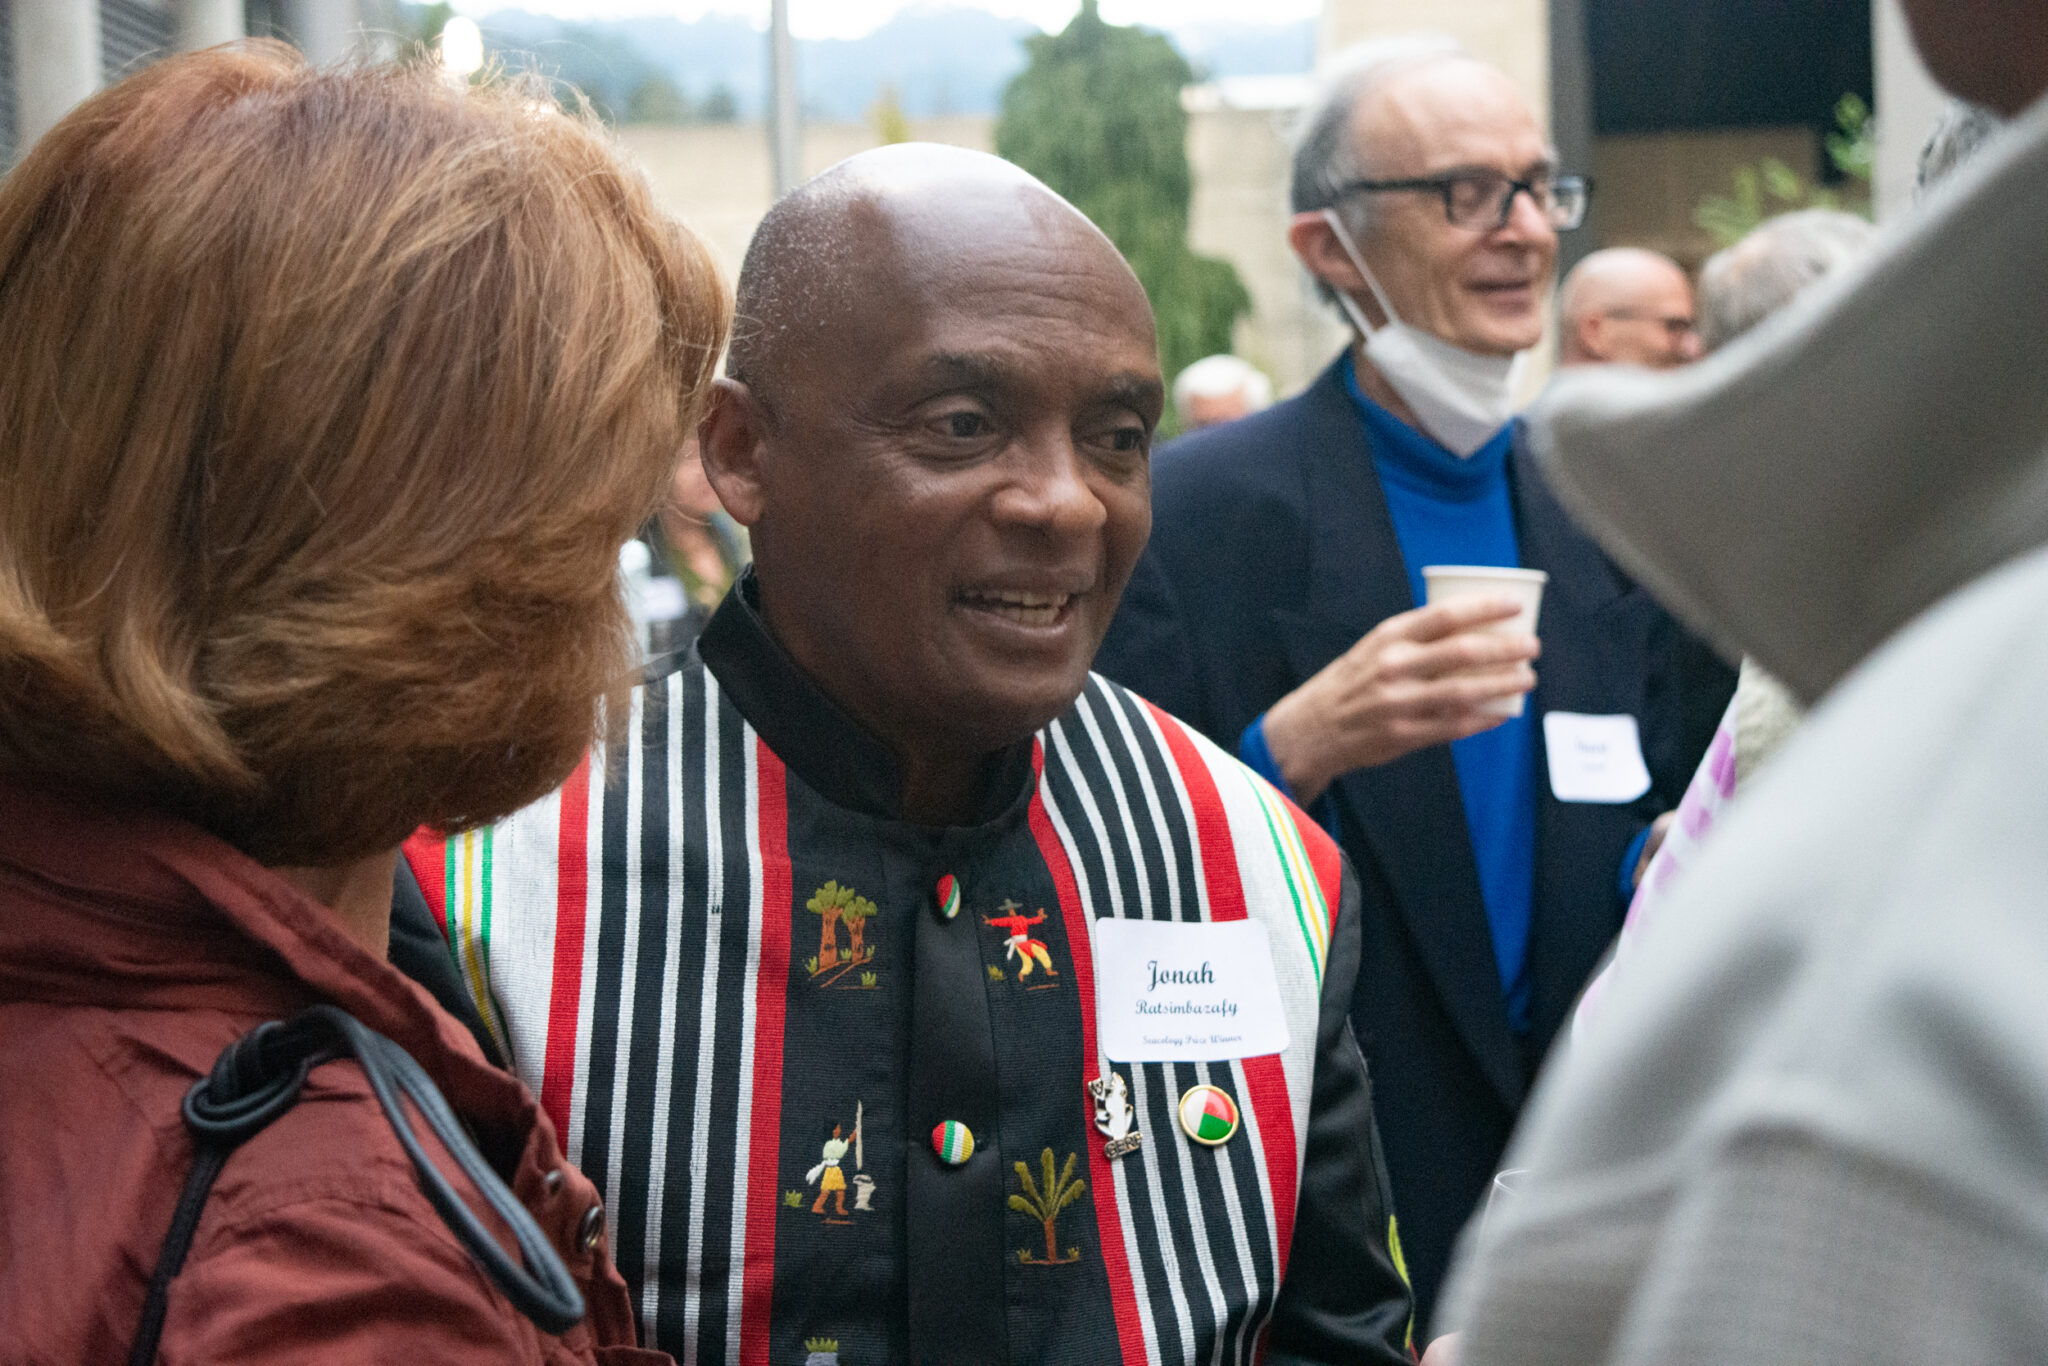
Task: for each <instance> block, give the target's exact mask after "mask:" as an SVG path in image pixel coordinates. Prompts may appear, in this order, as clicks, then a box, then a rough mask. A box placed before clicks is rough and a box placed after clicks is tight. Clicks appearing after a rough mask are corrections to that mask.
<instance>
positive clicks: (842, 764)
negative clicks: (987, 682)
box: [697, 565, 1037, 826]
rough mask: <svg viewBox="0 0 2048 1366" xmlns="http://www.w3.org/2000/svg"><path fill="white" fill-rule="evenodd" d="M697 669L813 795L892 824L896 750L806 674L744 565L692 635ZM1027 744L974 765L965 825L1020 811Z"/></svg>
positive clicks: (899, 812) (898, 790)
mask: <svg viewBox="0 0 2048 1366" xmlns="http://www.w3.org/2000/svg"><path fill="white" fill-rule="evenodd" d="M697 652H698V654H699V656H700V657H701V658H702V659H703V661H704V667H705V668H707V669H709V670H710V671H711V676H712V677H713V678H715V679H717V680H718V686H719V687H720V688H722V689H724V690H725V694H726V696H728V697H730V698H731V699H732V702H733V705H734V706H735V707H737V708H739V712H740V715H741V716H744V717H745V718H746V719H747V722H748V724H749V725H751V726H753V728H754V729H755V730H756V731H758V732H759V733H760V735H761V738H762V739H763V740H765V741H766V742H767V744H768V748H769V749H771V750H773V751H774V752H775V756H776V757H777V758H779V759H781V760H782V762H783V764H784V765H785V766H787V767H788V768H789V769H790V771H791V772H793V773H795V774H796V775H797V776H798V777H799V778H801V779H803V780H804V782H805V783H806V784H807V785H808V786H809V787H810V788H811V789H812V790H813V791H815V792H817V793H818V795H820V796H822V797H823V798H825V800H826V801H829V802H831V803H832V804H833V805H835V806H842V807H846V808H848V809H850V810H853V811H858V812H860V813H862V814H863V815H868V816H874V817H878V818H880V819H882V820H890V821H901V820H903V819H904V816H903V793H902V780H901V776H900V774H899V772H898V769H897V765H896V756H895V755H894V754H892V753H891V752H890V750H889V747H888V746H887V745H885V744H883V743H882V741H881V740H880V739H878V738H877V737H876V736H875V735H874V734H873V732H871V731H869V730H867V729H866V728H865V727H863V726H862V725H861V724H860V722H858V721H856V720H854V719H853V717H851V716H849V715H848V714H847V713H846V712H845V710H843V709H842V708H841V707H840V706H839V704H838V703H836V702H834V701H833V700H832V699H831V698H830V697H828V696H827V695H826V694H825V692H824V690H823V689H822V688H820V687H819V686H818V685H817V684H816V683H815V682H813V681H812V680H811V677H810V675H808V674H806V673H805V672H804V671H803V669H802V667H801V666H799V665H798V664H797V662H796V660H795V659H793V658H791V657H790V654H789V651H787V650H785V649H784V648H783V647H782V642H781V641H779V640H777V639H776V638H775V633H774V630H773V628H772V627H770V626H769V624H768V622H767V619H766V618H764V617H763V616H762V615H761V608H760V585H759V582H758V580H756V578H755V576H754V570H753V567H752V566H751V565H749V566H748V567H747V568H746V569H745V570H744V571H742V572H741V574H740V577H739V578H738V580H737V581H735V582H734V584H733V586H732V588H731V590H730V591H729V592H727V593H726V595H725V600H724V601H723V602H721V603H719V605H718V610H717V611H716V612H714V613H712V614H711V620H710V621H709V622H708V623H707V624H706V625H705V627H704V634H703V635H702V636H700V637H699V638H698V640H697ZM1033 747H1034V742H1033V741H1032V740H1030V739H1025V740H1020V741H1018V742H1017V743H1016V744H1013V745H1009V746H1006V747H1004V748H1003V749H1000V750H997V751H996V752H995V753H993V754H991V755H990V756H989V757H988V759H987V760H986V761H985V762H984V763H983V765H982V776H981V786H980V790H979V792H978V793H977V795H976V799H975V808H974V812H973V815H972V817H971V819H969V820H968V821H967V822H966V823H965V824H967V825H970V826H979V825H987V824H990V823H992V822H995V821H998V820H1001V819H1003V818H1004V817H1006V816H1007V815H1009V814H1011V813H1013V812H1014V811H1016V810H1018V809H1020V808H1021V806H1022V805H1023V800H1024V798H1025V797H1026V796H1028V794H1029V793H1030V790H1031V788H1032V786H1033V785H1034V783H1035V782H1036V780H1037V772H1036V764H1035V763H1034V760H1033Z"/></svg>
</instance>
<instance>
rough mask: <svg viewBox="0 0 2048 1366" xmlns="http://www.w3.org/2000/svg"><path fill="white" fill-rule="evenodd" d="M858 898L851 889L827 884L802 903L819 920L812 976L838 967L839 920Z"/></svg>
mask: <svg viewBox="0 0 2048 1366" xmlns="http://www.w3.org/2000/svg"><path fill="white" fill-rule="evenodd" d="M858 898H859V893H857V892H855V891H854V890H853V888H851V887H842V886H840V885H839V884H838V883H837V882H828V883H826V884H825V885H824V886H822V887H820V888H819V889H818V890H817V891H815V892H813V893H812V894H811V899H810V900H809V901H806V902H805V903H804V908H805V909H806V910H808V911H810V912H811V913H812V914H814V915H816V916H818V917H820V920H821V923H820V924H819V926H818V966H817V967H816V968H814V969H812V971H813V973H814V974H815V973H819V972H824V971H825V970H826V969H828V968H835V967H838V966H839V919H840V917H841V916H843V915H845V914H846V908H847V907H848V906H849V905H851V904H852V903H853V902H854V901H855V900H857V899H858ZM854 942H855V943H856V944H858V943H859V942H860V941H859V940H858V939H856V940H855V941H854Z"/></svg>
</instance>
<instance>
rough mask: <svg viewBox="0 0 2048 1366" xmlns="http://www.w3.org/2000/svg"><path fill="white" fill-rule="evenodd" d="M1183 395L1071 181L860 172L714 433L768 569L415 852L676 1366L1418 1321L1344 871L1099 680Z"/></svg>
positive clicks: (1366, 1351)
mask: <svg viewBox="0 0 2048 1366" xmlns="http://www.w3.org/2000/svg"><path fill="white" fill-rule="evenodd" d="M1162 401H1163V392H1162V388H1161V384H1160V376H1159V368H1158V361H1157V356H1156V350H1155V345H1154V339H1153V329H1152V316H1151V312H1150V309H1149V308H1148V306H1147V304H1146V300H1145V295H1144V292H1143V290H1142V289H1141V288H1140V287H1139V284H1138V282H1137V279H1136V278H1135V277H1134V276H1133V275H1132V274H1131V272H1130V270H1129V268H1128V267H1127V266H1126V265H1125V264H1124V261H1123V259H1122V258H1121V257H1120V256H1118V255H1117V253H1116V250H1115V249H1114V248H1113V247H1112V246H1111V245H1110V244H1109V242H1108V241H1107V239H1105V238H1104V237H1103V236H1102V234H1101V233H1099V232H1098V231H1096V229H1095V228H1094V227H1093V226H1092V225H1091V224H1090V223H1089V222H1088V221H1087V220H1086V219H1085V218H1083V217H1082V216H1081V215H1080V214H1079V213H1077V212H1076V211H1075V210H1074V209H1073V208H1072V207H1071V206H1069V205H1068V204H1067V203H1066V202H1065V201H1063V200H1061V199H1060V198H1058V197H1057V196H1056V195H1054V194H1053V193H1052V192H1051V191H1049V190H1047V189H1046V188H1045V187H1044V186H1043V185H1041V184H1039V183H1038V182H1037V181H1035V180H1033V179H1031V178H1030V177H1029V176H1026V175H1025V174H1024V173H1022V172H1021V171H1019V170H1017V169H1016V168H1015V167H1012V166H1010V165H1008V164H1007V163H1005V162H1001V161H998V160H996V159H995V158H993V157H988V156H984V155H981V154H979V153H971V152H964V151H959V150H954V149H946V148H937V147H930V146H921V145H916V144H910V145H904V146H897V147H890V148H884V149H881V150H878V151H874V152H869V153H865V154H863V155H861V156H858V157H854V158H852V159H851V160H849V161H845V162H842V163H840V164H839V165H838V166H836V167H834V168H833V169H831V170H829V171H827V172H825V173H824V174H823V175H821V176H819V177H818V178H817V179H815V180H813V181H811V182H810V183H808V184H807V185H804V186H803V187H801V188H799V189H798V190H797V191H795V192H794V193H792V194H791V195H790V196H788V197H787V198H785V199H784V200H782V201H781V202H780V203H779V204H777V205H776V207H775V208H774V209H773V210H772V211H771V212H770V213H769V215H768V217H767V219H766V220H764V221H763V223H762V224H761V227H760V229H759V231H758V232H757V233H756V235H755V238H754V241H753V244H752V245H751V246H750V247H749V249H748V252H747V257H746V262H745V264H744V266H743V268H742V270H741V273H740V280H739V300H738V326H737V329H736V332H735V336H734V340H733V345H732V350H731V354H730V357H729V362H728V378H727V379H725V380H723V381H721V383H720V386H719V392H718V395H717V398H716V400H715V406H714V408H713V411H712V413H711V415H710V416H709V417H708V418H707V419H706V421H705V424H704V427H703V430H702V433H701V436H702V444H703V453H704V465H705V469H706V472H707V473H708V475H709V476H710V479H711V482H712V484H713V486H714V487H715V488H716V489H717V491H718V494H719V497H720V499H721V500H722V501H723V502H724V504H725V507H726V508H727V510H728V511H730V512H731V513H732V515H733V516H734V517H735V518H737V519H738V520H739V521H740V522H742V523H744V524H745V525H746V526H747V527H748V528H749V529H750V531H751V534H752V538H753V547H754V554H755V564H754V568H753V569H752V570H751V571H750V572H749V573H748V574H746V575H745V576H744V577H743V578H742V579H741V581H740V582H739V584H738V585H737V586H736V587H735V588H734V590H733V591H732V593H731V594H730V595H729V596H728V597H727V598H726V599H725V601H724V603H723V605H722V606H720V608H719V609H718V611H717V613H716V614H715V615H714V616H713V618H712V620H711V622H710V624H709V625H708V626H707V627H706V629H705V631H704V633H703V636H702V637H701V639H700V641H699V642H698V644H697V645H696V646H694V647H692V648H691V649H690V650H689V651H687V652H686V653H684V654H683V655H681V656H679V657H676V658H673V659H670V660H667V661H665V662H662V663H660V664H657V665H656V666H654V667H653V668H652V669H650V671H649V676H648V677H647V678H646V680H645V681H644V682H643V683H642V684H641V685H640V686H639V687H638V688H637V689H635V691H634V694H633V700H632V709H631V712H630V714H629V715H628V716H626V717H625V718H623V719H622V724H619V725H618V726H616V728H615V731H614V734H615V736H616V738H617V739H618V740H619V741H620V742H621V743H620V745H619V747H618V748H617V749H616V751H615V752H613V753H611V754H608V755H597V756H593V757H592V760H591V762H590V763H589V764H588V765H587V766H586V767H585V768H584V769H583V770H582V771H580V772H579V773H578V774H576V775H575V777H574V778H572V779H571V781H570V782H569V784H568V785H567V786H566V787H565V788H564V789H563V790H562V791H561V792H559V793H557V794H556V795H554V796H553V797H551V798H549V799H548V800H546V801H544V802H542V803H540V804H539V805H537V806H535V807H532V808H530V809H528V810H527V811H525V812H522V813H520V814H519V815H516V816H514V817H512V818H511V819H509V820H507V821H504V822H502V823H500V824H499V825H497V826H495V827H492V828H490V829H487V830H484V831H481V832H478V833H476V834H473V835H467V836H463V837H461V838H459V839H457V840H453V841H450V842H447V843H445V844H443V843H440V842H437V841H428V842H422V843H416V844H415V845H414V846H412V848H411V849H410V851H409V857H410V865H411V868H412V869H413V870H414V871H415V872H416V873H417V874H418V876H419V881H420V883H421V884H422V886H423V887H424V888H425V889H426V892H427V897H428V900H429V901H430V902H432V903H434V907H435V910H436V912H437V915H438V918H439V919H440V921H441V922H442V923H443V924H444V925H446V926H447V927H448V930H449V932H450V936H451V938H452V940H453V943H454V947H455V951H456V958H457V960H458V961H459V962H460V963H461V964H462V966H463V967H464V968H465V970H466V973H467V979H468V984H469V987H470V989H471V990H472V991H473V992H474V993H475V994H476V996H477V998H478V1001H477V1003H478V1004H479V1005H480V1006H481V1007H482V1010H481V1014H482V1015H484V1016H485V1017H487V1018H488V1019H489V1020H490V1022H491V1023H490V1026H489V1027H490V1028H492V1029H493V1030H495V1031H496V1032H497V1033H498V1034H499V1036H500V1038H501V1040H502V1041H503V1043H504V1045H505V1047H506V1048H507V1050H508V1051H509V1053H510V1056H511V1058H512V1062H513V1065H514V1067H515V1068H516V1070H517V1071H518V1073H519V1074H520V1076H522V1077H524V1078H525V1079H526V1080H527V1081H528V1083H529V1084H530V1085H531V1086H532V1087H533V1088H534V1090H535V1091H536V1092H537V1093H538V1094H539V1095H540V1096H541V1099H542V1105H543V1106H544V1107H545V1108H546V1109H547V1111H548V1113H549V1115H550V1116H551V1117H552V1118H553V1119H554V1121H555V1123H556V1125H557V1126H558V1127H559V1128H560V1129H561V1130H562V1131H563V1135H564V1138H565V1141H566V1145H567V1149H568V1152H569V1154H570V1155H571V1158H572V1159H573V1160H575V1161H577V1162H578V1163H579V1164H580V1165H581V1166H582V1168H583V1170H584V1171H586V1172H588V1173H590V1175H591V1177H592V1179H593V1180H595V1181H596V1182H597V1183H598V1185H599V1187H600V1188H601V1189H602V1190H604V1191H605V1193H606V1198H607V1200H608V1202H609V1205H610V1209H611V1220H612V1227H613V1246H614V1248H615V1249H617V1255H618V1260H619V1265H620V1269H621V1271H623V1272H624V1273H625V1275H626V1277H627V1279H628V1281H630V1282H631V1283H632V1285H633V1286H634V1289H635V1292H636V1294H637V1296H638V1303H639V1307H640V1311H641V1315H642V1332H643V1336H644V1339H645V1340H646V1341H648V1342H650V1343H653V1344H657V1345H659V1346H661V1347H664V1348H666V1349H667V1350H668V1351H670V1352H672V1353H674V1354H675V1355H676V1356H677V1357H678V1359H680V1360H684V1361H697V1362H733V1363H738V1362H745V1363H748V1366H753V1364H754V1363H788V1366H800V1364H801V1363H818V1362H838V1363H845V1366H880V1364H881V1363H886V1362H942V1363H949V1364H952V1363H973V1362H1006V1361H1030V1362H1077V1363H1091V1364H1093V1363H1102V1362H1114V1361H1124V1362H1129V1363H1134V1364H1135V1363H1138V1362H1146V1361H1153V1362H1186V1363H1190V1364H1192V1363H1195V1362H1202V1363H1210V1362H1216V1361H1250V1360H1251V1359H1252V1358H1253V1356H1254V1354H1255V1353H1257V1352H1259V1351H1260V1350H1261V1349H1262V1348H1265V1349H1270V1353H1271V1354H1270V1355H1269V1356H1268V1357H1267V1358H1266V1359H1268V1360H1279V1361H1290V1362H1291V1361H1320V1362H1331V1363H1334V1362H1395V1361H1402V1360H1406V1359H1407V1357H1406V1353H1405V1345H1406V1336H1407V1329H1408V1318H1409V1297H1408V1292H1407V1287H1406V1285H1405V1283H1404V1280H1403V1278H1402V1276H1401V1274H1400V1272H1399V1270H1398V1267H1399V1254H1398V1252H1397V1251H1396V1250H1395V1249H1396V1248H1397V1247H1398V1242H1397V1240H1396V1237H1395V1234H1394V1226H1393V1222H1392V1217H1391V1211H1390V1208H1389V1205H1390V1201H1389V1196H1388V1194H1387V1190H1388V1186H1387V1178H1386V1175H1385V1169H1384V1165H1383V1163H1382V1160H1381V1156H1380V1151H1379V1143H1378V1136H1377V1130H1376V1127H1375V1125H1374V1122H1373V1115H1372V1102H1371V1096H1370V1090H1369V1087H1368V1083H1367V1080H1366V1075H1365V1068H1364V1063H1363V1061H1362V1059H1361V1057H1360V1054H1359V1050H1358V1046H1357V1044H1356V1043H1355V1041H1354V1040H1353V1037H1352V1034H1351V1029H1350V1026H1349V1024H1348V1023H1347V1022H1346V1008H1347V1006H1348V1004H1349V1002H1350V998H1351V993H1352V983H1353V981H1354V979H1355V977H1356V973H1357V964H1358V955H1359V928H1358V911H1357V906H1358V889H1357V886H1356V883H1355V881H1354V879H1353V877H1352V874H1351V872H1350V870H1349V867H1348V865H1346V864H1345V863H1344V861H1343V859H1342V856H1341V855H1340V854H1339V853H1338V851H1337V849H1336V847H1335V846H1334V845H1333V844H1332V843H1331V842H1330V841H1329V840H1328V838H1327V837H1325V836H1324V835H1323V833H1322V831H1321V830H1319V829H1318V828H1317V827H1316V826H1315V825H1314V824H1313V823H1312V822H1310V821H1309V820H1307V818H1306V817H1304V816H1303V815H1302V814H1301V813H1300V812H1299V811H1298V810H1296V809H1294V808H1293V807H1292V806H1291V805H1290V804H1288V803H1287V802H1286V801H1285V800H1284V799H1283V798H1281V797H1279V796H1278V794H1276V793H1275V792H1273V791H1272V790H1271V789H1270V788H1268V787H1266V786H1265V785H1264V784H1263V783H1261V782H1260V781H1259V780H1258V779H1257V778H1255V777H1254V776H1252V774H1251V773H1250V772H1249V771H1248V770H1246V769H1244V768H1242V767H1241V766H1239V765H1238V764H1237V763H1236V762H1235V761H1234V760H1231V759H1229V758H1227V757H1225V756H1224V755H1223V754H1222V753H1221V752H1220V751H1218V750H1217V749H1215V748H1214V747H1213V746H1211V745H1210V744H1209V743H1208V742H1207V741H1206V740H1203V739H1202V738H1201V737H1199V736H1198V735H1196V734H1194V733H1193V732H1191V731H1190V730H1188V729H1186V728H1185V727H1183V726H1181V725H1180V724H1179V723H1178V722H1176V721H1174V720H1172V719H1171V718H1169V717H1167V716H1166V715H1164V714H1163V713H1161V712H1159V711H1157V710H1155V709H1153V708H1152V707H1150V706H1148V705H1147V704H1146V703H1144V702H1142V701H1140V700H1139V699H1138V698H1136V697H1134V696H1132V695H1131V694H1130V693H1128V692H1125V691H1124V690H1122V689H1121V688H1118V687H1116V686H1115V685H1113V684H1110V683H1108V682H1106V681H1104V680H1102V679H1100V678H1096V677H1094V676H1092V675H1091V674H1090V672H1089V666H1090V662H1091V660H1092V659H1093V658H1094V655H1095V651H1096V648H1097V646H1098V645H1099V644H1100V642H1101V640H1102V636H1103V633H1104V631H1105V630H1106V629H1107V627H1108V625H1109V621H1110V618H1111V616H1112V615H1113V614H1114V612H1115V610H1116V606H1117V601H1118V598H1119V596H1120V595H1121V593H1122V590H1123V587H1124V583H1125V581H1126V580H1127V579H1128V578H1129V576H1130V573H1131V568H1132V565H1133V564H1134V563H1135V561H1136V559H1137V557H1138V554H1139V552H1140V551H1141V549H1142V548H1143V546H1144V544H1145V539H1146V536H1147V534H1148V531H1149V528H1150V525H1151V504H1150V487H1151V486H1150V470H1149V458H1150V446H1151V439H1152V430H1153V427H1154V426H1155V424H1156V423H1157V421H1158V418H1159V413H1160V407H1161V404H1162Z"/></svg>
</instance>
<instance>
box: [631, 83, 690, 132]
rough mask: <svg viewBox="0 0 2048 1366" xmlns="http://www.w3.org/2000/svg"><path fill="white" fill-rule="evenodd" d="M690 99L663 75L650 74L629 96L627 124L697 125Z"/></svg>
mask: <svg viewBox="0 0 2048 1366" xmlns="http://www.w3.org/2000/svg"><path fill="white" fill-rule="evenodd" d="M695 121H696V111H695V110H694V109H692V108H691V107H690V101H689V97H688V96H686V95H684V94H683V92H682V91H681V90H680V89H678V88H677V86H676V83H675V82H674V81H672V80H670V79H669V78H668V77H667V76H664V75H663V74H662V73H660V72H659V71H653V72H649V73H648V74H647V75H646V76H644V77H642V78H641V79H640V82H639V84H637V85H635V86H634V87H633V89H632V91H631V93H629V94H628V95H627V96H626V122H627V123H693V122H695Z"/></svg>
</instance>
